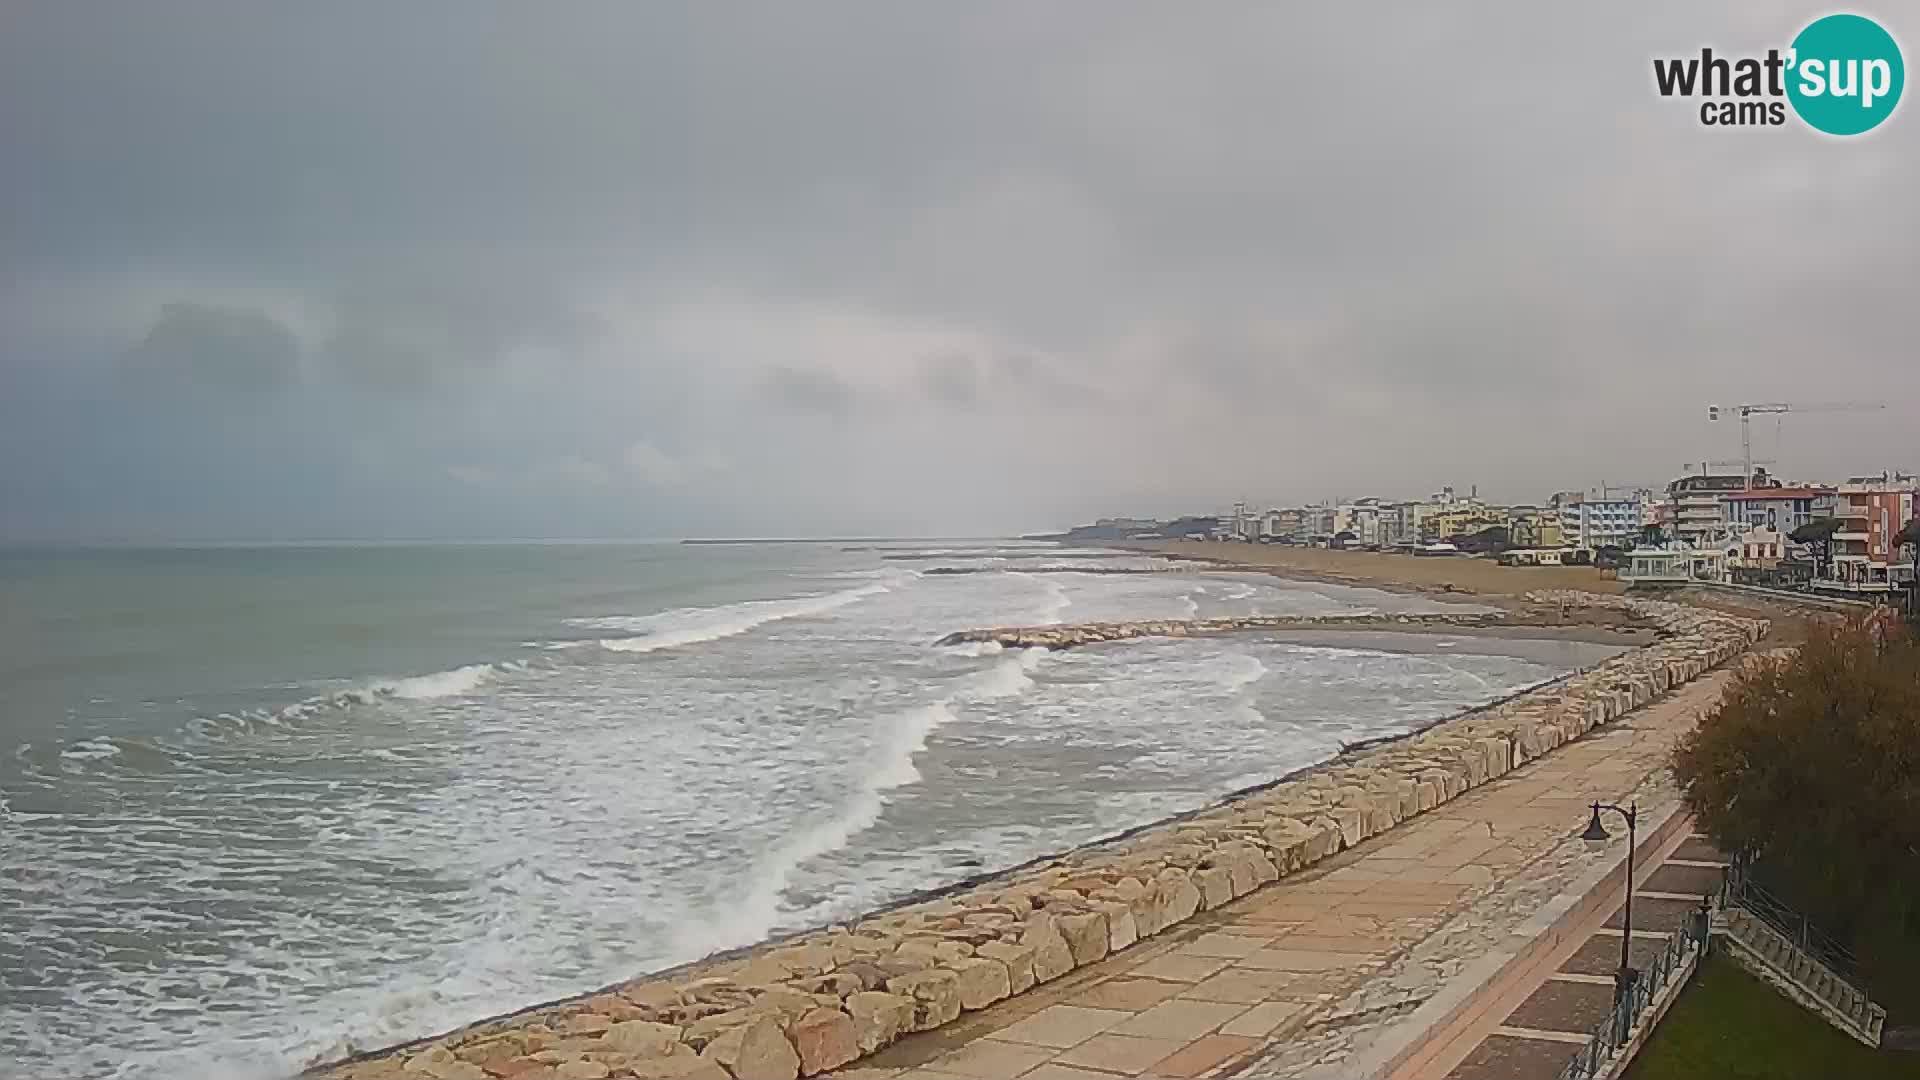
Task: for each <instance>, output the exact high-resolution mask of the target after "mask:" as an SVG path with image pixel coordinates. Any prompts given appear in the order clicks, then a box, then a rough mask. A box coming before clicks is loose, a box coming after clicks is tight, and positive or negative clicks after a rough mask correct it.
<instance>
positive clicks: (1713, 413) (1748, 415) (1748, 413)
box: [1707, 401, 1887, 486]
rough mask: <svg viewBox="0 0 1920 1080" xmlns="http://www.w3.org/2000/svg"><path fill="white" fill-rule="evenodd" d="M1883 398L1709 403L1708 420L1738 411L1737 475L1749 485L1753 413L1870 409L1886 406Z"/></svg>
mask: <svg viewBox="0 0 1920 1080" xmlns="http://www.w3.org/2000/svg"><path fill="white" fill-rule="evenodd" d="M1886 407H1887V405H1886V402H1883V401H1825V402H1821V403H1819V404H1814V405H1797V404H1794V403H1792V402H1786V401H1769V402H1765V403H1763V404H1759V405H1709V406H1707V419H1708V420H1718V419H1720V417H1721V415H1722V414H1723V413H1724V414H1729V415H1732V414H1738V415H1739V417H1740V460H1741V463H1742V464H1744V465H1745V466H1746V469H1745V471H1744V472H1742V473H1741V474H1740V475H1741V476H1742V477H1743V478H1744V482H1745V483H1746V484H1747V485H1748V486H1752V484H1753V427H1752V424H1753V417H1754V415H1755V414H1756V413H1790V412H1791V413H1807V412H1871V411H1873V410H1876V409H1884V408H1886Z"/></svg>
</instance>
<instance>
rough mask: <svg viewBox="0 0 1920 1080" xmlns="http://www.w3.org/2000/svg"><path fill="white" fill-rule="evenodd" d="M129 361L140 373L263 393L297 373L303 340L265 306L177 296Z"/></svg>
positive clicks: (181, 382)
mask: <svg viewBox="0 0 1920 1080" xmlns="http://www.w3.org/2000/svg"><path fill="white" fill-rule="evenodd" d="M126 362H127V366H128V370H129V373H130V374H132V375H134V376H135V377H136V378H140V379H153V380H159V381H163V382H171V383H174V384H177V385H184V386H193V387H201V388H212V389H215V390H234V391H242V392H246V393H262V392H267V391H272V390H279V389H281V388H283V387H286V386H288V385H290V384H292V383H293V382H295V381H296V380H298V379H299V377H300V342H299V341H298V339H296V338H295V337H294V336H293V333H292V332H291V331H289V330H288V329H287V328H286V327H285V326H284V325H282V324H281V323H280V322H279V321H277V320H275V319H274V318H273V317H272V316H270V315H267V314H266V313H264V312H260V311H254V310H250V309H247V308H237V307H219V306H213V305H207V304H197V303H188V302H174V303H169V304H167V305H165V306H163V307H162V308H161V309H160V314H159V316H158V317H156V318H155V319H154V322H153V325H152V326H151V327H149V328H148V330H147V333H146V336H145V337H143V338H141V340H140V342H139V343H138V344H137V345H135V346H134V347H133V349H132V350H131V351H130V352H129V353H128V354H127V358H126Z"/></svg>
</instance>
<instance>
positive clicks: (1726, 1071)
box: [1626, 953, 1920, 1080]
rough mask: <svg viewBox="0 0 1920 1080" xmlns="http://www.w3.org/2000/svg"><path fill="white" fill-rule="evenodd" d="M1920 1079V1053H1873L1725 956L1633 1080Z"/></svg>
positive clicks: (1669, 1020) (1677, 1005)
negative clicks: (1826, 1077) (1722, 1079)
mask: <svg viewBox="0 0 1920 1080" xmlns="http://www.w3.org/2000/svg"><path fill="white" fill-rule="evenodd" d="M1825 1076H1831V1077H1845V1078H1847V1080H1915V1078H1916V1077H1920V1054H1892V1053H1886V1052H1880V1051H1874V1050H1870V1049H1868V1048H1867V1047H1866V1046H1864V1045H1862V1044H1860V1043H1857V1042H1855V1041H1853V1040H1852V1039H1850V1038H1848V1037H1847V1036H1845V1035H1842V1034H1841V1033H1840V1032H1838V1031H1836V1030H1834V1029H1833V1028H1832V1027H1830V1026H1828V1024H1827V1022H1826V1021H1824V1020H1822V1019H1820V1018H1819V1017H1818V1016H1815V1015H1814V1014H1813V1013H1811V1012H1808V1011H1807V1010H1805V1009H1803V1008H1801V1007H1800V1006H1798V1005H1796V1004H1794V1003H1793V1002H1792V1001H1789V1000H1787V998H1786V997H1784V996H1782V995H1781V994H1780V993H1779V992H1777V991H1775V990H1774V989H1773V988H1771V987H1769V986H1768V985H1767V984H1766V983H1763V982H1761V981H1760V980H1759V979H1756V978H1754V977H1753V976H1752V975H1749V974H1747V973H1746V972H1745V971H1744V970H1742V969H1741V968H1740V966H1739V965H1737V964H1735V963H1734V962H1733V961H1732V960H1730V959H1728V958H1727V957H1726V956H1724V955H1722V954H1720V953H1714V954H1713V955H1711V956H1709V957H1707V960H1706V963H1705V965H1704V966H1703V967H1702V968H1701V969H1700V971H1699V972H1698V973H1697V974H1695V975H1694V977H1693V981H1692V982H1691V983H1689V984H1688V985H1687V988H1686V989H1685V990H1683V991H1681V994H1680V999H1679V1000H1678V1001H1675V1002H1674V1003H1673V1008H1672V1009H1671V1010H1669V1011H1668V1012H1667V1015H1666V1016H1665V1017H1664V1018H1663V1019H1662V1020H1661V1021H1660V1026H1659V1027H1657V1028H1655V1029H1654V1030H1653V1036H1652V1037H1651V1038H1649V1039H1648V1040H1647V1045H1646V1046H1645V1047H1644V1048H1642V1049H1641V1051H1640V1054H1639V1056H1638V1057H1636V1058H1635V1059H1634V1062H1633V1067H1632V1068H1630V1069H1628V1070H1627V1077H1626V1080H1721V1078H1725V1080H1803V1078H1806V1077H1825Z"/></svg>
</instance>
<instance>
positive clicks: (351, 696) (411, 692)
mask: <svg viewBox="0 0 1920 1080" xmlns="http://www.w3.org/2000/svg"><path fill="white" fill-rule="evenodd" d="M529 669H530V665H528V664H527V663H525V662H524V661H518V660H510V661H503V662H500V663H491V664H466V665H463V666H461V667H457V668H451V669H449V670H447V671H434V672H429V673H428V674H425V675H408V676H402V677H399V678H392V679H377V680H374V681H372V682H369V683H366V684H364V685H361V686H356V687H352V688H350V689H346V690H336V691H334V692H333V693H330V694H319V695H316V696H314V697H310V698H305V699H303V700H301V701H297V702H294V703H293V704H291V705H284V706H281V707H280V708H278V709H244V710H241V711H238V712H225V713H218V714H216V715H213V716H200V717H195V718H194V719H192V720H189V721H187V729H188V731H189V732H191V733H192V734H194V735H198V736H200V737H202V738H220V737H223V736H227V735H233V734H251V733H254V732H257V731H259V730H261V729H263V728H288V727H292V726H295V725H298V724H301V723H304V722H306V721H310V720H313V719H315V718H316V717H320V716H323V715H325V714H327V713H332V712H338V711H341V710H344V709H352V708H358V707H363V706H369V705H378V704H379V703H381V702H382V701H389V700H398V701H434V700H437V699H440V698H451V697H464V696H467V695H470V694H473V693H476V692H477V691H479V690H480V689H481V688H483V687H484V686H486V685H487V684H488V683H490V682H492V681H493V680H494V679H496V678H499V677H501V676H503V675H512V674H517V673H519V672H524V671H527V670H529Z"/></svg>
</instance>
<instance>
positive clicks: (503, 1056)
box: [309, 593, 1767, 1080]
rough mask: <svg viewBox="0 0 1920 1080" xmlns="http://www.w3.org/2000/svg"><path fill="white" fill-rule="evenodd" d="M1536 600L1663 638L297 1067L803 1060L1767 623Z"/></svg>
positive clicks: (982, 987)
mask: <svg viewBox="0 0 1920 1080" xmlns="http://www.w3.org/2000/svg"><path fill="white" fill-rule="evenodd" d="M1535 599H1538V600H1539V601H1541V602H1546V603H1553V604H1558V603H1559V602H1560V601H1562V600H1565V601H1567V602H1568V603H1569V604H1576V605H1586V606H1602V607H1609V608H1615V609H1619V610H1624V611H1626V612H1629V613H1631V614H1634V615H1636V616H1638V617H1640V618H1644V619H1646V620H1648V621H1650V622H1651V623H1653V624H1654V625H1656V626H1658V627H1660V628H1661V629H1662V630H1663V631H1665V633H1664V634H1663V635H1662V637H1661V639H1660V640H1659V641H1657V642H1656V643H1655V644H1653V645H1650V646H1648V647H1646V648H1642V649H1638V650H1634V651H1632V652H1628V653H1623V654H1621V655H1619V656H1615V657H1612V658H1610V659H1608V660H1606V661H1604V662H1603V663H1601V664H1600V665H1598V666H1596V667H1594V668H1592V669H1589V670H1587V671H1585V672H1582V673H1580V674H1578V675H1575V676H1572V677H1569V678H1566V679H1563V680H1560V681H1558V682H1556V683H1554V684H1551V685H1549V686H1547V687H1543V688H1541V689H1539V690H1536V691H1533V692H1530V693H1527V694H1523V695H1520V696H1519V697H1516V698H1513V699H1510V700H1508V701H1506V702H1503V703H1500V704H1498V705H1495V706H1491V707H1488V708H1483V709H1478V710H1473V711H1470V712H1468V713H1465V714H1463V715H1461V716H1458V717H1455V718H1454V719H1452V720H1448V721H1445V722H1442V723H1440V724H1438V725H1436V726H1434V727H1432V728H1429V729H1427V730H1426V731H1424V732H1422V733H1420V734H1418V735H1414V736H1412V737H1410V738H1408V739H1405V740H1403V741H1400V742H1397V743H1392V744H1389V745H1384V746H1376V747H1373V748H1371V749H1368V750H1365V751H1361V752H1357V753H1354V754H1351V755H1347V756H1343V757H1340V758H1337V759H1335V760H1334V761H1332V762H1329V763H1328V764H1327V765H1325V766H1322V767H1320V768H1318V769H1314V770H1311V771H1309V772H1307V773H1306V774H1303V775H1300V776H1296V777H1294V778H1291V779H1287V780H1283V781H1280V782H1278V783H1275V784H1273V785H1270V786H1268V787H1266V788H1263V789H1258V790H1256V791H1254V792H1251V793H1248V794H1244V795H1241V796H1238V797H1235V798H1231V799H1228V800H1226V801H1225V802H1223V803H1221V804H1219V805H1217V806H1214V807H1212V808H1209V809H1207V810H1204V811H1200V812H1198V813H1195V814H1192V815H1188V816H1185V817H1182V818H1177V819H1174V820H1171V821H1168V822H1164V823H1161V824H1159V825H1155V826H1151V827H1148V828H1146V829H1143V830H1140V831H1138V832H1135V833H1133V834H1131V835H1129V836H1126V837H1124V838H1121V839H1118V840H1114V841H1110V842H1107V843H1102V844H1095V845H1092V846H1089V847H1086V848H1082V849H1079V850H1076V851H1074V852H1071V853H1069V854H1067V855H1064V856H1061V857H1059V858H1055V859H1050V860H1045V861H1041V862H1038V863H1034V864H1030V865H1028V866H1026V867H1022V868H1019V869H1016V870H1013V871H1009V872H1007V873H1004V874H1001V875H997V876H994V877H991V878H987V879H983V880H981V881H977V882H974V883H970V884H968V885H966V886H964V887H962V888H961V889H959V890H957V891H956V892H954V893H953V894H951V895H946V896H943V897H940V898H938V899H931V900H925V901H921V902H916V903H909V904H906V905H903V906H900V907H896V908H893V909H890V910H886V911H883V912H879V913H875V914H873V915H870V916H867V917H864V918H861V919H858V920H855V921H853V922H851V923H848V924H845V925H838V926H832V927H827V928H824V929H821V930H817V931H813V932H810V933H805V934H802V935H799V936H797V937H794V938H790V939H787V940H784V941H779V942H772V943H768V944H765V945H762V946H758V947H755V948H753V949H749V950H746V951H745V952H743V953H740V954H737V955H732V956H727V957H718V958H714V959H710V960H707V961H703V962H700V963H696V964H693V965H689V966H687V967H685V968H681V969H678V970H675V971H670V972H664V973H661V974H658V975H654V976H649V977H645V978H641V979H638V980H635V981H633V982H629V983H624V984H621V985H618V986H614V987H610V988H607V989H605V990H603V991H600V992H598V993H595V994H592V995H588V996H584V997H580V998H576V999H573V1000H569V1001H564V1002H559V1003H555V1004H551V1005H545V1006H540V1007H537V1008H534V1009H530V1010H527V1011H525V1012H522V1013H519V1014H516V1015H514V1016H510V1017H505V1018H501V1019H497V1020H492V1021H488V1022H486V1023H481V1024H477V1025H474V1026H472V1027H469V1028H465V1029H462V1030H460V1031H456V1032H452V1033H450V1034H447V1035H444V1036H441V1037H438V1038H435V1039H432V1040H427V1041H423V1042H419V1043H414V1044H411V1045H408V1046H404V1047H397V1048H394V1049H391V1050H388V1051H383V1052H381V1053H379V1054H375V1055H370V1056H368V1057H365V1058H363V1059H358V1060H353V1061H348V1062H342V1063H338V1064H334V1065H331V1066H325V1067H321V1068H317V1069H314V1070H312V1071H311V1072H310V1073H309V1076H311V1077H315V1078H325V1080H417V1078H420V1077H432V1078H435V1080H486V1078H489V1077H502V1078H506V1077H517V1078H529V1080H530V1078H549V1077H553V1078H598V1077H704V1078H708V1080H730V1078H731V1080H745V1078H753V1080H761V1078H781V1080H787V1078H792V1077H795V1076H801V1075H805V1076H813V1075H816V1074H819V1073H822V1072H825V1071H827V1070H830V1069H835V1068H839V1067H841V1066H844V1065H846V1064H848V1063H849V1062H852V1061H854V1060H856V1059H858V1058H860V1057H862V1056H863V1055H866V1054H870V1053H872V1052H874V1051H876V1050H878V1049H880V1048H881V1047H883V1046H886V1045H887V1044H888V1043H890V1042H893V1041H894V1040H896V1039H899V1038H900V1037H902V1036H904V1035H906V1034H908V1033H911V1032H916V1031H927V1030H930V1029H934V1028H938V1027H940V1026H942V1025H944V1024H948V1023H952V1022H953V1021H955V1020H956V1019H958V1018H959V1017H960V1016H961V1015H962V1014H963V1013H966V1012H968V1011H971V1010H976V1009H983V1008H986V1007H987V1006H989V1005H991V1004H993V1003H994V1002H996V1001H1000V1000H1002V999H1005V998H1007V997H1009V996H1011V995H1015V994H1020V993H1023V992H1025V991H1027V990H1029V989H1031V988H1032V987H1034V986H1036V985H1038V984H1040V983H1044V982H1048V981H1050V980H1053V979H1057V978H1059V977H1061V976H1062V975H1065V974H1066V973H1068V972H1070V971H1072V970H1074V969H1075V968H1077V967H1081V966H1084V965H1087V964H1093V963H1096V962H1098V961H1100V960H1101V959H1103V958H1105V957H1106V956H1108V955H1110V954H1112V953H1114V952H1117V951H1120V950H1124V949H1126V948H1128V947H1129V946H1131V945H1133V944H1134V943H1135V942H1136V941H1139V940H1141V939H1143V938H1148V937H1152V936H1154V935H1156V934H1160V933H1164V932H1166V931H1168V930H1170V929H1172V928H1174V927H1177V926H1179V925H1180V924H1181V923H1182V922H1184V921H1186V920H1188V919H1190V918H1192V917H1193V916H1194V914H1195V913H1196V912H1200V911H1206V910H1209V909H1212V908H1216V907H1219V906H1221V905H1222V904H1226V903H1228V902H1229V901H1231V900H1233V899H1235V898H1236V897H1240V896H1245V895H1247V894H1248V893H1251V892H1254V891H1255V890H1258V889H1260V888H1262V887H1265V886H1268V885H1271V884H1273V883H1275V882H1278V881H1281V880H1282V879H1284V878H1286V877H1287V876H1288V875H1290V874H1294V873H1297V872H1299V871H1300V870H1302V869H1304V868H1306V867H1309V866H1312V865H1313V864H1314V863H1316V862H1318V861H1320V860H1321V859H1324V858H1326V857H1327V856H1329V855H1331V854H1333V853H1334V852H1337V851H1340V850H1341V849H1343V848H1347V847H1351V846H1353V845H1354V844H1358V843H1360V842H1361V841H1363V840H1365V839H1366V838H1368V837H1370V836H1373V835H1375V834H1377V833H1380V832H1383V831H1385V830H1388V829H1391V828H1393V827H1394V826H1395V825H1396V824H1398V823H1399V822H1401V821H1404V820H1406V819H1407V818H1410V817H1414V816H1417V815H1419V814H1421V813H1424V812H1426V811H1428V810H1431V809H1432V808H1434V807H1435V806H1438V805H1439V804H1441V803H1443V802H1446V801H1448V800H1450V799H1453V798H1456V797H1458V796H1459V795H1461V794H1462V793H1463V792H1466V791H1469V790H1471V789H1473V788H1475V787H1477V786H1479V785H1481V784H1484V783H1486V782H1487V781H1489V780H1491V779H1493V778H1495V777H1498V776H1500V775H1502V774H1503V773H1506V772H1507V771H1508V770H1510V769H1513V768H1515V767H1516V766H1518V765H1520V764H1522V763H1524V762H1526V761H1528V760H1530V759H1532V758H1535V757H1538V756H1540V755H1542V754H1546V753H1549V752H1551V751H1552V749H1553V748H1554V747H1556V746H1559V745H1560V744H1561V743H1563V742H1566V741H1568V740H1571V739H1575V738H1578V737H1579V736H1580V735H1582V734H1584V733H1586V732H1587V731H1590V730H1592V729H1593V728H1594V727H1596V726H1599V725H1603V724H1607V723H1609V722H1611V721H1613V720H1614V719H1615V718H1617V717H1619V716H1621V715H1622V714H1624V713H1626V712H1628V711H1630V710H1632V709H1634V708H1635V707H1637V706H1640V705H1644V704H1646V703H1647V702H1649V701H1651V700H1653V699H1654V698H1655V697H1657V696H1658V695H1660V694H1661V693H1663V692H1664V691H1666V690H1668V689H1670V688H1672V687H1674V686H1676V685H1679V684H1681V683H1684V682H1686V681H1687V680H1689V679H1692V678H1694V677H1695V676H1698V675H1700V674H1701V673H1702V672H1705V671H1706V670H1708V669H1709V668H1711V667H1713V666H1714V665H1717V664H1719V663H1722V662H1724V661H1726V660H1728V659H1730V658H1732V657H1733V656H1735V655H1737V654H1739V653H1740V652H1742V651H1743V650H1745V649H1746V648H1747V647H1748V646H1749V645H1750V644H1751V643H1752V642H1754V641H1757V640H1758V639H1759V638H1760V637H1762V636H1763V635H1764V634H1765V633H1766V630H1767V624H1766V622H1765V621H1764V620H1755V619H1742V618H1737V617H1733V616H1728V615H1722V614H1719V613H1716V612H1709V611H1704V610H1700V609H1696V608H1689V607H1683V606H1680V605H1676V604H1669V603H1664V602H1660V601H1651V600H1642V599H1638V598H1628V597H1617V596H1595V595H1591V594H1584V593H1542V594H1538V596H1537V597H1536V598H1535Z"/></svg>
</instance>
